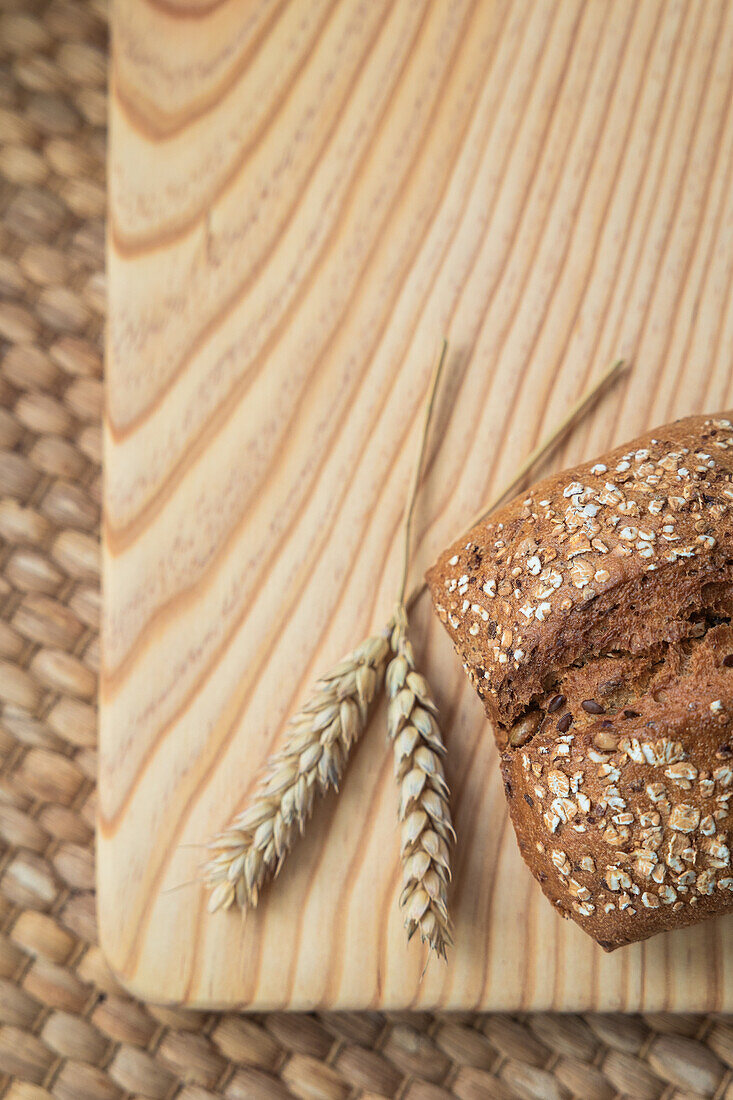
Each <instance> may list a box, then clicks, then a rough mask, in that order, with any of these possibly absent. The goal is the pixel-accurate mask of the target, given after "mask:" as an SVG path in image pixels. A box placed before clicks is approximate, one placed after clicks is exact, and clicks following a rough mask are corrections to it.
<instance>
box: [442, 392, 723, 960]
mask: <svg viewBox="0 0 733 1100" xmlns="http://www.w3.org/2000/svg"><path fill="white" fill-rule="evenodd" d="M731 415H733V414H728V413H721V414H718V415H716V416H710V417H705V416H696V417H689V418H687V419H685V420H679V421H676V422H675V423H673V424H668V425H665V426H663V427H660V428H657V429H655V430H654V431H653V432H650V433H648V434H646V435H644V436H642V437H640V438H639V439H637V440H635V441H634V442H632V443H630V444H627V445H625V446H623V447H619V448H617V449H616V450H614V451H612V452H610V453H609V454H607V455H605V456H602V457H601V458H600V459H597V460H595V461H594V462H589V463H586V464H584V465H582V466H579V467H578V468H576V469H574V470H570V471H566V472H564V473H562V474H559V475H557V476H555V477H552V478H548V479H547V480H545V481H542V482H540V483H538V484H537V485H535V486H534V487H533V488H532V489H531V490H529V491H528V492H527V493H524V494H523V495H522V496H521V497H518V498H516V499H515V500H513V501H511V502H510V503H509V504H508V505H506V506H505V507H503V508H502V509H500V510H499V511H497V512H496V513H494V514H493V515H492V516H491V517H490V518H489V519H488V520H486V521H484V522H483V523H481V524H479V525H478V526H477V527H476V528H474V529H473V530H472V531H471V532H470V533H469V535H468V536H466V537H464V538H463V539H461V540H460V542H459V543H457V544H456V545H454V546H452V547H450V548H449V549H448V550H446V552H445V553H444V554H442V555H441V557H440V559H439V560H438V562H437V563H436V565H435V566H434V567H433V568H432V569H431V570H430V571H429V573H428V578H427V579H428V584H429V586H430V591H431V595H432V598H433V603H434V605H435V608H436V611H437V613H438V615H439V616H440V618H441V619H442V621H443V622H444V623H445V625H446V628H447V629H448V631H449V633H450V635H451V637H452V639H453V642H454V645H455V647H456V649H457V650H458V653H459V655H460V657H461V659H462V661H463V664H464V667H465V669H466V671H467V673H468V675H469V677H470V679H471V681H472V683H473V684H474V686H475V687H476V690H477V692H478V694H479V696H480V697H481V699H482V700H483V702H484V706H485V709H486V712H487V714H488V716H489V718H490V719H491V721H492V724H493V727H494V732H495V735H496V738H497V741H498V744H499V747H500V749H501V761H502V773H503V777H504V783H505V790H506V793H507V798H508V801H509V807H510V812H511V817H512V822H513V824H514V828H515V831H516V834H517V839H518V841H519V845H520V849H521V851H522V855H523V856H524V858H525V860H526V862H527V864H528V866H529V867H530V870H531V871H532V873H533V874H534V875H535V877H536V878H538V880H539V881H540V883H541V885H542V888H543V890H544V892H545V894H546V895H547V897H548V898H549V899H550V901H551V902H552V903H553V904H554V905H555V906H556V907H557V908H558V910H559V911H560V912H561V913H562V914H563V915H565V916H570V917H572V918H573V919H574V920H576V921H577V923H578V924H579V925H580V926H581V927H582V928H583V929H584V930H585V931H586V932H588V933H589V934H590V935H591V936H593V938H594V939H596V940H597V941H598V942H599V943H601V944H602V946H603V947H605V948H606V949H608V950H612V949H613V948H615V947H619V946H621V945H623V944H626V943H631V942H634V941H636V940H640V939H644V938H646V937H647V936H650V935H653V934H654V933H655V932H658V931H662V930H664V929H670V928H676V927H680V926H683V925H686V924H690V923H693V922H694V921H697V920H700V919H702V918H703V917H704V916H708V915H712V914H714V913H720V912H727V911H729V910H731V909H733V870H732V869H731V864H730V852H729V844H728V840H729V831H730V830H729V818H728V801H729V798H731V797H733V625H730V624H731V620H733V422H732V421H731Z"/></svg>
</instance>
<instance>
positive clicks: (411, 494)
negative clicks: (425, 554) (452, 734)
mask: <svg viewBox="0 0 733 1100" xmlns="http://www.w3.org/2000/svg"><path fill="white" fill-rule="evenodd" d="M447 351H448V345H447V343H446V341H445V340H444V341H443V345H442V347H441V351H440V356H439V358H438V361H437V363H436V364H435V368H434V370H433V374H432V377H431V380H430V386H429V388H428V398H427V402H426V405H425V415H424V420H423V426H422V432H421V434H420V445H419V448H418V455H417V461H416V462H415V467H414V469H413V472H412V481H411V483H410V488H409V491H408V494H407V505H406V509H405V526H404V545H403V553H402V575H401V578H400V585H399V590H398V593H397V607H396V608H395V613H394V616H393V623H394V626H393V628H392V634H391V637H390V648H391V650H392V654H393V656H392V660H391V661H390V663H389V665H388V667H387V677H386V684H387V697H388V699H389V707H388V710H387V729H388V732H389V737H390V740H391V741H392V745H393V748H394V766H395V776H396V779H397V783H398V785H399V790H400V801H399V820H400V825H401V843H400V860H401V863H402V893H401V895H400V907H401V908H402V910H403V913H404V919H405V928H406V929H407V939H408V940H410V939H411V938H412V936H414V934H415V932H417V931H419V932H420V938H421V939H422V941H423V943H427V944H428V946H429V948H430V949H431V950H432V951H435V953H436V954H437V955H438V956H439V957H442V958H445V957H446V950H447V948H448V947H449V946H450V944H451V943H452V942H453V940H452V936H451V922H450V917H449V916H448V883H449V882H450V877H451V872H450V848H451V845H452V843H453V842H454V841H455V833H454V832H453V825H452V823H451V815H450V806H449V802H448V799H449V791H448V784H447V783H446V780H445V773H444V771H443V757H444V756H445V746H444V745H443V738H442V737H441V734H440V728H439V726H438V722H437V714H438V710H437V707H436V706H435V703H434V702H433V698H432V695H431V693H430V688H429V687H428V683H427V681H426V680H425V678H424V676H421V675H420V673H419V672H418V671H417V669H416V668H415V655H414V653H413V651H412V645H411V643H410V640H409V638H408V636H407V608H406V607H405V588H406V585H407V573H408V569H409V565H410V543H411V538H412V517H413V513H414V510H415V501H416V499H417V491H418V487H419V485H420V478H421V473H422V464H423V455H424V453H425V444H426V442H427V437H428V432H429V430H430V421H431V419H432V414H433V407H434V405H435V395H436V393H437V390H438V383H439V382H440V376H441V373H442V370H443V366H444V364H445V359H446V354H447Z"/></svg>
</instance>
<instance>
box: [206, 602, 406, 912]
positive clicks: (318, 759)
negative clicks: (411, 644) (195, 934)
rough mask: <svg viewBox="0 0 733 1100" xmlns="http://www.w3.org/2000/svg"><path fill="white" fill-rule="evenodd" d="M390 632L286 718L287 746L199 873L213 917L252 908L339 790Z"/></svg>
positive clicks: (365, 646) (324, 680) (361, 649)
mask: <svg viewBox="0 0 733 1100" xmlns="http://www.w3.org/2000/svg"><path fill="white" fill-rule="evenodd" d="M390 628H391V623H390V624H389V625H388V627H387V628H386V629H385V631H384V632H383V633H382V634H377V635H374V636H373V637H370V638H367V639H366V641H364V642H362V643H361V645H360V646H358V647H357V648H356V649H355V650H354V651H353V652H352V653H350V654H349V655H348V656H347V657H345V658H344V659H343V660H342V661H340V662H339V664H338V665H336V667H335V668H333V669H331V671H330V672H328V673H326V675H325V676H322V677H321V679H320V680H319V681H318V682H317V684H316V686H315V690H314V693H313V695H312V697H311V698H310V699H309V701H308V702H307V703H306V704H305V706H304V707H302V708H301V710H300V711H298V713H297V714H296V715H295V716H294V717H293V718H292V719H291V722H290V730H289V732H288V735H287V739H286V741H285V744H284V746H283V747H282V749H280V751H279V752H277V753H276V754H275V755H274V756H273V757H271V759H270V760H269V761H268V764H267V767H266V770H265V774H264V776H263V778H262V780H261V781H260V783H259V785H258V788H257V791H256V793H255V795H254V798H253V800H252V802H251V804H250V805H249V806H248V807H247V809H245V810H244V812H243V813H241V814H240V815H239V816H238V817H236V818H234V820H233V821H232V823H231V825H230V826H229V828H228V829H226V830H225V832H223V833H220V834H219V835H218V836H217V837H215V838H214V839H213V840H212V841H211V842H210V845H209V847H210V848H211V849H212V851H213V853H214V854H213V855H212V857H211V859H210V860H209V862H208V863H207V865H206V868H205V872H204V875H205V879H206V882H207V885H208V886H209V888H210V890H211V894H210V897H209V910H210V912H214V910H216V909H228V908H229V907H230V906H231V905H232V904H234V903H236V904H237V905H239V906H240V907H243V908H244V907H249V908H254V907H255V906H256V905H257V902H258V899H259V894H260V890H261V888H262V887H263V886H264V885H265V883H266V882H268V881H269V880H270V879H271V878H274V877H275V876H276V875H277V874H278V872H279V870H280V867H281V866H282V862H283V860H284V858H285V856H286V855H287V853H288V852H289V851H290V848H291V847H292V845H293V843H294V841H295V839H296V836H297V835H298V834H299V833H302V832H303V828H304V825H305V822H306V820H307V819H308V817H310V814H311V811H312V809H313V802H314V798H315V795H316V794H324V793H325V792H326V791H327V790H328V788H329V787H335V788H338V785H339V782H340V781H341V777H342V775H343V772H344V768H345V766H346V761H347V758H348V755H349V751H350V749H351V747H352V745H353V744H354V742H355V741H356V740H357V738H358V737H359V736H360V735H361V734H362V733H363V731H364V728H365V726H366V724H367V718H368V713H369V706H370V704H371V703H372V701H373V700H374V698H375V696H376V694H377V692H378V691H380V690H381V688H382V685H383V682H384V672H385V667H386V664H387V658H388V657H389V643H388V640H387V639H388V637H389V632H390Z"/></svg>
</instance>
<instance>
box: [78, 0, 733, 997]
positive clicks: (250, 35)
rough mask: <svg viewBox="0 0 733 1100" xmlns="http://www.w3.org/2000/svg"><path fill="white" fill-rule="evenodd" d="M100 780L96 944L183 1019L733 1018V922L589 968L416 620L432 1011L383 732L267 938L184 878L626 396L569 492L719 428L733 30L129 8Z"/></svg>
mask: <svg viewBox="0 0 733 1100" xmlns="http://www.w3.org/2000/svg"><path fill="white" fill-rule="evenodd" d="M114 55H115V56H114V67H113V76H112V86H111V123H112V131H111V149H110V159H109V178H110V196H111V197H110V225H109V287H110V319H109V343H108V377H107V417H106V474H105V484H106V488H105V500H106V527H105V536H104V561H105V611H104V660H103V672H102V680H101V704H102V730H101V761H100V777H99V917H100V929H101V938H102V943H103V946H104V948H105V950H106V952H107V954H108V956H109V959H110V961H111V963H112V965H113V966H114V968H115V970H116V971H117V972H118V974H119V975H120V976H121V978H122V979H123V981H124V982H125V983H126V984H127V985H128V986H129V987H130V988H131V989H133V990H134V991H135V992H136V993H137V994H139V995H141V996H143V997H146V998H150V999H154V1000H157V1001H162V1000H165V1001H170V1002H177V1003H183V1004H190V1005H199V1006H212V1005H213V1006H234V1005H239V1006H242V1007H255V1006H256V1007H257V1008H259V1009H271V1008H276V1007H286V1008H299V1009H301V1008H310V1007H312V1006H326V1007H339V1008H385V1007H389V1008H396V1007H404V1006H410V1007H428V1006H430V1007H432V1006H443V1007H451V1008H463V1009H469V1008H471V1009H473V1008H486V1009H518V1008H520V1007H521V1008H543V1009H544V1008H549V1007H553V1008H557V1009H591V1008H597V1009H603V1010H621V1009H628V1010H632V1009H633V1010H636V1009H647V1010H658V1009H685V1010H690V1011H703V1010H706V1011H707V1010H714V1009H721V1010H731V1009H733V935H732V934H731V933H733V923H731V921H729V920H719V921H713V922H710V923H707V924H703V925H701V926H699V927H698V928H696V929H691V930H689V931H686V932H680V933H676V934H674V935H667V936H659V937H657V938H656V939H654V940H652V941H650V942H648V943H646V944H643V945H641V946H637V947H634V948H629V949H626V950H622V951H619V952H617V953H616V954H613V955H611V956H606V955H604V954H603V953H602V952H601V951H600V950H599V949H598V948H597V947H595V946H594V945H593V944H592V943H591V942H590V941H589V940H587V939H586V938H585V937H584V936H583V935H582V933H581V932H579V931H578V929H577V928H576V927H575V926H574V925H572V924H568V923H566V922H563V921H562V920H560V919H559V918H558V917H557V916H556V915H555V914H554V913H553V912H552V910H551V909H550V907H549V905H548V904H547V903H546V902H545V900H544V899H543V898H542V896H541V894H540V891H539V888H538V887H537V886H536V884H535V883H534V881H533V879H532V878H531V877H530V875H529V873H528V872H527V871H526V869H525V867H524V865H523V864H522V863H521V861H520V859H519V856H518V854H517V850H516V848H515V842H514V836H513V834H512V831H511V829H510V828H509V827H508V825H507V817H506V812H505V807H504V800H503V797H502V794H501V790H500V785H499V781H498V776H497V768H496V754H495V751H494V747H493V742H492V737H491V732H490V730H489V729H488V727H487V724H486V721H485V719H484V717H483V714H482V710H481V708H480V706H479V704H478V701H477V699H476V698H475V697H474V695H473V692H472V691H471V689H470V688H469V685H468V683H467V682H466V680H465V678H464V675H463V673H462V671H461V669H460V666H459V663H458V661H457V659H456V658H455V656H454V654H453V652H452V650H451V647H450V645H449V643H448V640H447V638H446V636H445V634H444V632H443V630H442V628H441V627H440V625H439V623H438V622H437V621H436V620H435V619H434V618H433V616H432V615H431V613H430V610H429V607H428V605H427V601H425V600H422V601H421V603H420V604H419V606H418V608H417V610H416V614H415V617H414V624H413V634H414V639H415V647H416V650H417V653H418V658H419V661H420V662H421V664H423V665H424V667H425V669H426V671H427V674H428V676H429V680H430V682H431V684H432V685H433V689H434V692H435V694H436V696H437V698H438V701H439V704H440V710H441V715H442V724H443V728H444V730H445V734H446V740H447V743H448V747H449V757H448V765H447V768H448V776H449V780H450V785H451V788H452V791H453V807H454V815H455V821H456V828H457V833H458V848H457V853H456V856H455V872H456V873H455V885H454V889H453V895H452V904H453V909H454V913H455V918H456V943H457V946H456V949H455V950H454V951H453V952H452V953H451V956H450V962H449V965H448V966H447V967H444V966H441V965H432V966H431V967H430V968H429V970H428V973H427V976H426V978H425V980H424V981H423V982H422V983H421V982H420V972H421V968H422V962H423V957H422V953H421V949H420V946H419V945H418V944H417V943H413V944H411V945H410V947H409V948H408V947H406V945H405V940H404V935H403V929H402V922H401V918H400V914H399V912H398V907H397V897H398V892H399V871H398V858H397V831H396V828H395V813H396V805H397V795H396V791H395V787H394V782H393V776H392V766H391V761H390V756H389V752H388V751H387V748H386V745H385V733H384V712H383V711H378V712H377V714H376V716H375V719H374V721H373V723H372V725H371V726H370V728H369V730H368V731H367V733H366V735H365V737H364V740H363V742H362V743H361V744H360V746H359V747H358V749H357V750H356V751H355V753H354V756H353V760H352V765H351V768H350V771H349V773H348V776H347V778H346V781H345V783H344V785H343V789H342V792H341V794H340V796H339V797H338V799H335V798H329V799H327V800H326V801H325V802H324V803H323V804H321V805H319V807H318V809H317V812H316V814H315V816H314V818H313V820H312V823H311V825H310V827H309V829H308V831H307V835H306V837H305V839H304V840H303V841H302V842H301V843H300V844H299V846H298V847H297V849H296V851H295V852H294V853H293V855H292V856H291V858H290V859H289V861H288V863H287V865H286V868H285V869H284V871H283V874H282V876H281V878H280V879H279V881H278V882H277V884H276V887H275V888H274V889H272V890H271V891H268V892H266V894H265V896H264V897H263V899H262V904H261V907H260V909H259V910H258V911H257V913H256V914H254V915H251V916H249V917H248V918H247V920H246V922H245V923H242V921H241V919H240V918H239V917H238V916H237V915H234V914H231V913H230V914H225V915H222V914H216V915H214V916H209V915H207V913H206V893H205V891H204V889H203V888H202V886H201V884H200V881H198V879H199V875H200V866H201V861H202V859H203V856H204V852H203V850H202V848H201V847H200V846H201V844H202V842H204V841H205V840H206V839H207V838H208V837H209V836H210V835H211V834H212V833H214V832H215V831H217V830H219V829H221V828H222V827H223V826H224V825H225V824H226V823H227V822H228V821H229V819H230V818H231V817H232V815H234V814H235V813H236V812H237V811H238V810H240V809H241V808H243V806H244V805H245V804H246V802H247V800H248V797H249V795H250V793H251V791H252V789H253V784H254V782H255V778H256V776H257V773H258V769H259V768H260V767H261V765H262V764H263V762H264V760H265V759H266V757H267V756H268V754H269V753H270V752H271V751H272V750H273V749H274V748H275V746H277V744H278V742H279V741H280V739H281V738H282V735H283V731H284V729H285V724H286V720H287V718H288V715H290V714H291V713H292V712H293V710H294V709H295V708H296V707H297V706H298V704H299V703H301V702H302V701H303V700H304V698H305V696H306V694H307V691H308V686H309V684H310V683H311V682H312V681H313V679H314V678H315V677H316V675H317V674H318V673H319V672H321V671H323V670H325V669H326V668H327V667H328V666H329V665H331V664H332V663H333V662H334V660H335V659H336V658H338V657H339V656H340V655H341V654H342V653H343V652H344V651H346V650H348V649H349V648H351V647H352V646H353V645H354V644H355V643H356V642H357V641H359V640H360V639H362V638H363V637H364V636H365V635H366V634H367V632H369V631H371V630H373V629H374V628H377V627H379V626H380V625H381V624H382V623H383V622H384V621H385V619H386V617H387V616H388V614H389V613H390V611H391V607H392V600H393V594H394V591H395V586H396V582H397V575H398V568H399V536H400V517H401V511H402V506H403V501H404V498H405V491H406V488H407V483H408V479H409V474H410V469H411V464H412V461H413V456H414V453H415V448H416V443H417V432H418V421H419V418H420V412H421V407H422V402H423V398H424V392H425V387H426V384H427V379H428V376H429V373H430V370H431V366H432V362H433V359H434V355H435V352H436V349H437V347H438V343H439V340H440V337H441V336H442V334H443V333H446V334H447V335H448V336H449V338H450V341H451V354H450V361H449V365H448V379H447V381H446V384H445V389H444V392H443V395H442V399H441V402H440V408H439V411H438V423H437V429H436V431H435V433H434V437H433V439H434V443H433V446H432V449H431V455H430V461H429V470H428V477H427V481H426V485H425V488H424V491H423V493H422V495H421V497H420V502H419V509H418V515H417V518H416V522H417V532H416V534H417V540H416V560H415V569H414V576H417V575H419V574H420V573H421V571H422V570H423V569H424V568H425V566H427V565H428V564H429V562H430V561H431V560H432V558H433V557H434V555H435V554H436V553H437V551H438V550H439V549H441V548H442V546H443V545H444V544H445V543H446V542H447V541H448V540H449V539H450V538H451V537H452V536H454V535H455V533H456V532H457V531H458V530H460V529H461V528H462V526H463V525H464V523H465V521H466V519H467V517H468V516H469V515H470V514H471V513H473V512H474V511H475V509H476V507H477V506H478V505H479V503H480V502H481V501H482V500H484V499H486V497H487V496H488V495H489V494H490V493H491V492H493V491H495V490H496V489H498V488H499V487H500V486H501V485H502V484H504V483H505V482H506V481H507V480H508V479H509V477H510V476H511V473H512V471H513V470H514V468H515V467H516V465H517V463H518V462H519V461H520V459H521V458H522V457H523V456H524V455H526V453H527V452H528V451H529V449H530V448H531V446H532V445H533V444H534V443H535V442H536V440H537V439H538V438H539V437H540V436H541V435H544V434H545V433H546V432H547V431H548V430H549V429H550V428H551V426H552V424H553V423H554V422H555V421H556V420H557V419H558V418H559V417H561V416H562V414H563V412H564V410H565V409H566V408H567V406H568V404H569V403H570V402H571V401H573V400H574V399H575V398H576V397H577V396H578V395H579V394H580V392H581V391H582V390H583V389H584V388H585V387H586V386H587V385H588V384H589V382H590V381H591V380H592V379H593V378H594V377H595V376H597V375H598V374H599V373H600V371H601V370H602V369H603V368H604V367H605V366H606V364H607V363H608V361H609V360H610V359H611V358H612V357H614V356H616V355H619V354H620V355H624V356H626V357H628V358H630V359H631V360H632V361H633V364H634V369H633V373H632V374H631V376H630V377H629V378H628V379H627V380H626V381H625V382H623V383H622V384H621V385H619V386H618V387H617V388H616V389H615V390H614V391H613V393H612V394H611V395H610V396H607V397H606V398H604V400H603V401H602V402H601V403H600V404H599V405H598V406H597V407H596V409H595V411H594V413H593V414H592V416H591V417H590V418H589V419H588V420H587V421H585V422H584V424H583V425H582V427H581V428H580V429H579V430H577V431H576V432H575V433H574V435H573V437H572V439H571V440H570V441H569V442H568V443H567V445H566V447H565V448H564V451H562V452H560V453H557V454H556V455H554V456H553V459H552V463H551V465H546V466H545V469H544V471H543V472H545V473H547V472H548V471H549V469H550V468H551V467H554V468H559V467H560V465H561V464H567V463H570V462H573V461H578V460H580V459H583V458H589V457H591V456H592V455H593V454H594V452H596V451H598V450H600V449H602V448H605V447H607V446H608V445H610V444H612V443H618V442H622V441H623V440H625V439H626V438H628V437H631V436H633V435H634V434H636V433H637V432H639V431H641V430H642V429H644V428H645V427H648V426H652V425H654V424H655V423H659V422H663V421H666V420H668V419H670V418H672V417H674V416H678V415H682V414H686V413H692V412H695V411H702V410H715V409H718V408H721V407H723V406H725V405H730V404H731V402H732V401H733V380H732V379H731V371H730V363H731V348H732V347H733V294H732V293H731V277H732V274H733V186H732V185H731V183H732V179H731V173H732V171H733V102H732V95H733V4H730V3H721V2H717V0H708V2H706V3H704V4H701V3H698V2H697V0H690V2H689V3H683V2H676V0H644V2H643V3H635V2H633V0H615V2H612V3H606V2H605V0H592V2H589V3H586V4H582V3H577V2H575V0H563V2H562V3H556V2H555V0H536V2H532V0H526V2H525V0H514V2H512V3H506V2H503V0H496V2H494V0H479V2H477V3H471V2H469V0H455V2H449V0H434V2H433V3H429V2H427V0H392V2H388V0H364V2H360V0H341V2H340V3H333V2H331V0H307V2H299V0H291V2H290V3H284V2H280V0H259V2H257V0H118V2H117V4H116V11H115V28H114Z"/></svg>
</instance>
